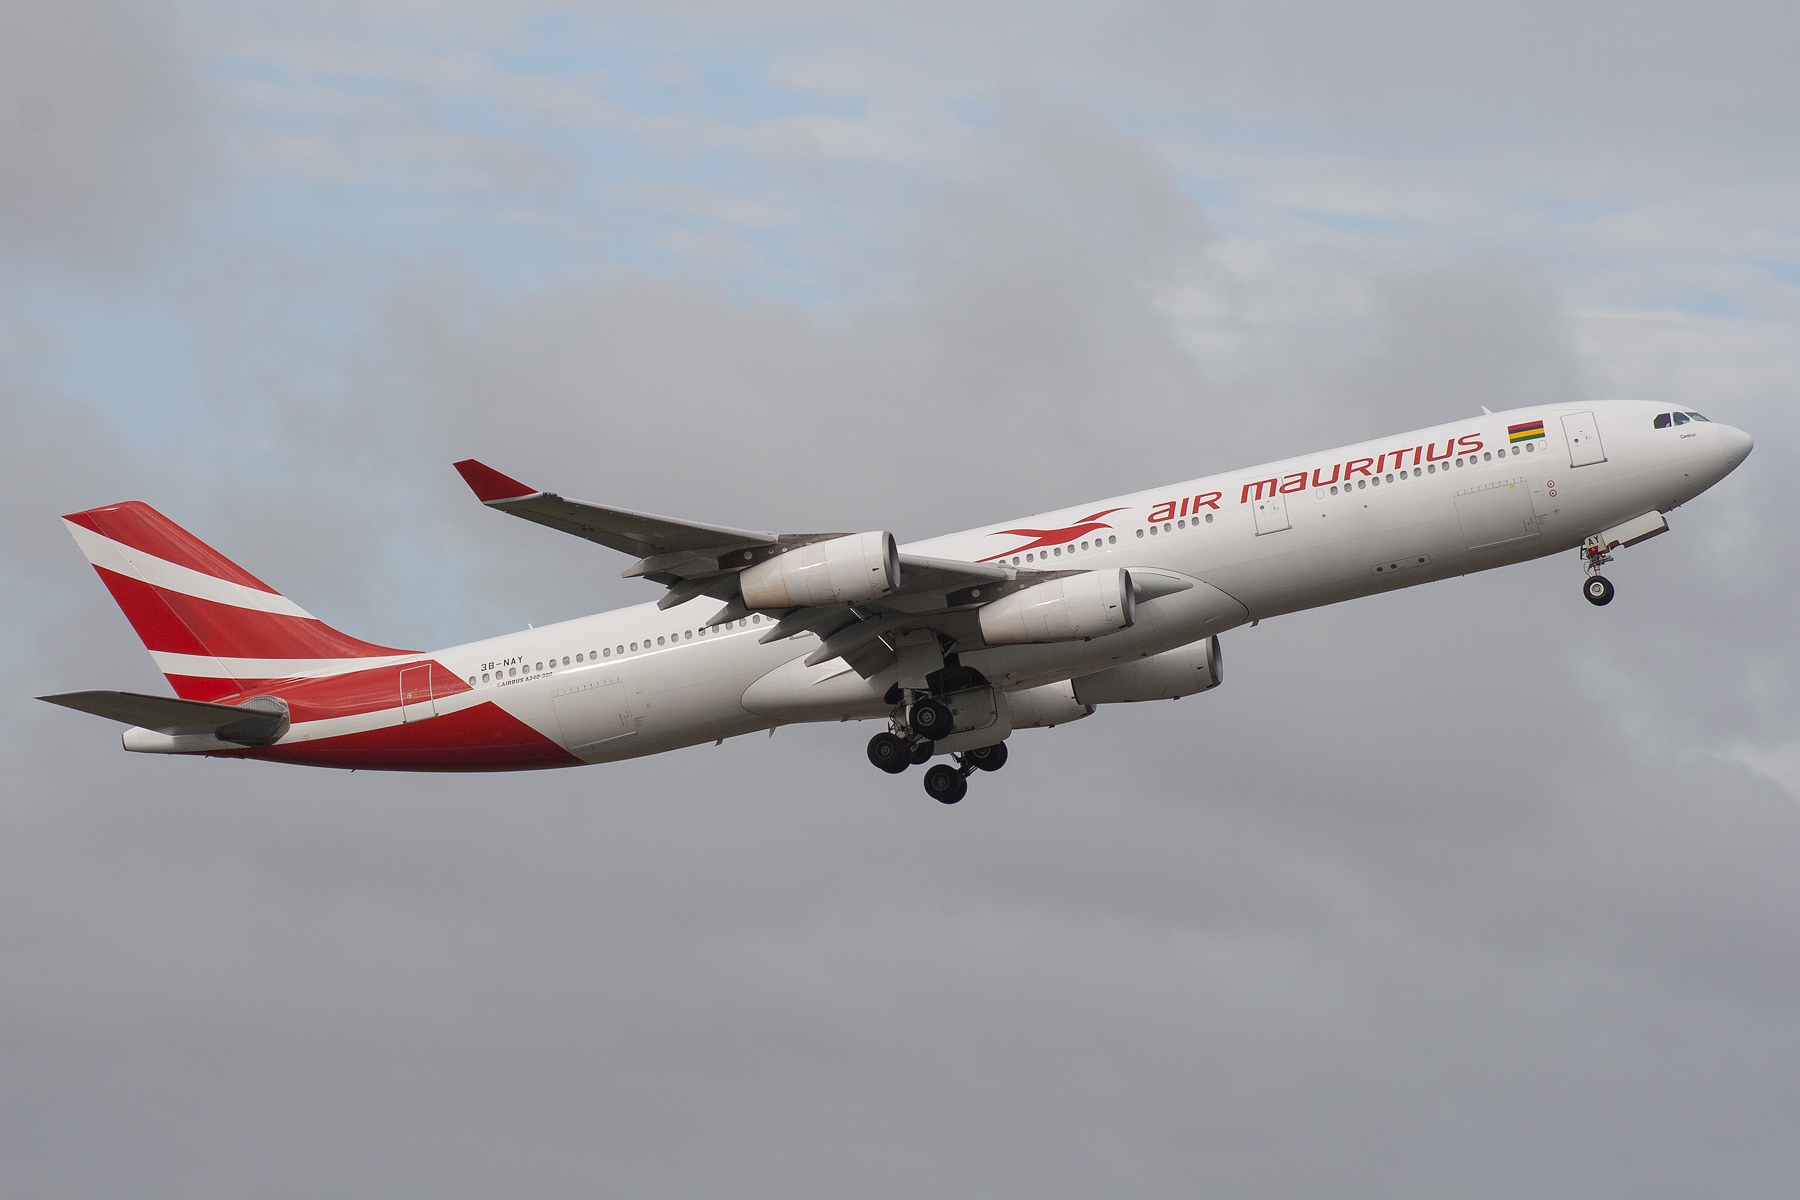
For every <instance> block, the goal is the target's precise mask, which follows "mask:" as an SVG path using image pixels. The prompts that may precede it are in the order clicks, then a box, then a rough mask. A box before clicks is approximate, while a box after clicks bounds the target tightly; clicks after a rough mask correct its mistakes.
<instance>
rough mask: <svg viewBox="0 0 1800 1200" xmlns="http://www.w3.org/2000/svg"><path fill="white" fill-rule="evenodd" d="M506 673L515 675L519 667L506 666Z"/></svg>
mask: <svg viewBox="0 0 1800 1200" xmlns="http://www.w3.org/2000/svg"><path fill="white" fill-rule="evenodd" d="M506 673H507V674H508V675H517V674H518V673H519V668H517V667H508V668H506Z"/></svg>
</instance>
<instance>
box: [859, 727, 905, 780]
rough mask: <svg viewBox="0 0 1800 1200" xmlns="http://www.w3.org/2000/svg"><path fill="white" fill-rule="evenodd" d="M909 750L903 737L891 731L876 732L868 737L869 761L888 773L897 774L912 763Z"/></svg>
mask: <svg viewBox="0 0 1800 1200" xmlns="http://www.w3.org/2000/svg"><path fill="white" fill-rule="evenodd" d="M910 750H911V748H910V747H909V746H908V745H907V744H906V740H905V739H904V738H899V737H896V736H894V735H893V734H891V733H878V734H876V735H875V736H874V737H872V738H870V739H869V761H870V762H871V763H873V764H875V765H876V766H877V767H880V768H881V769H882V770H883V771H886V772H887V773H888V774H889V775H898V774H899V773H900V772H902V771H904V770H906V768H907V767H909V766H911V765H912V758H911V755H910Z"/></svg>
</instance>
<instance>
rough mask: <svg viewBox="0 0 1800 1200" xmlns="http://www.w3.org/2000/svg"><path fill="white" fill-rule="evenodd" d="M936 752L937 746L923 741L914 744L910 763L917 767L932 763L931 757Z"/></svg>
mask: <svg viewBox="0 0 1800 1200" xmlns="http://www.w3.org/2000/svg"><path fill="white" fill-rule="evenodd" d="M936 752H937V747H936V746H934V745H933V744H932V743H931V742H928V741H925V740H923V739H921V740H919V741H916V742H914V743H913V744H912V757H911V758H910V759H909V760H908V761H909V762H911V763H912V765H913V766H915V767H922V766H924V765H925V764H926V763H928V762H930V761H931V756H932V755H933V754H935V753H936Z"/></svg>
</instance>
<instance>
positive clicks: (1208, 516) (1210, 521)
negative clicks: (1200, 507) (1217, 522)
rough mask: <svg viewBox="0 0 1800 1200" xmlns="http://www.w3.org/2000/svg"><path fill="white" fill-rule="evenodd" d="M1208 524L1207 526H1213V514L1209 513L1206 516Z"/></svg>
mask: <svg viewBox="0 0 1800 1200" xmlns="http://www.w3.org/2000/svg"><path fill="white" fill-rule="evenodd" d="M1206 523H1207V524H1208V525H1211V524H1212V514H1211V513H1207V514H1206Z"/></svg>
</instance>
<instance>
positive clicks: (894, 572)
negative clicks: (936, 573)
mask: <svg viewBox="0 0 1800 1200" xmlns="http://www.w3.org/2000/svg"><path fill="white" fill-rule="evenodd" d="M738 582H739V585H740V586H741V587H742V588H743V592H744V604H745V605H746V606H747V607H749V608H795V607H798V606H803V605H815V604H859V603H861V602H863V601H865V600H873V599H875V598H876V597H878V596H885V595H887V594H888V593H889V592H891V591H893V590H894V589H895V588H897V587H899V586H900V551H899V548H898V547H896V546H895V545H894V535H893V534H891V533H887V532H885V531H878V532H875V533H853V534H850V535H848V536H846V537H840V538H832V539H831V540H830V541H828V542H814V543H813V544H812V545H810V546H800V547H798V548H797V549H793V550H789V551H788V552H787V553H786V554H778V555H776V556H775V557H774V558H771V559H769V560H768V561H767V562H760V563H757V564H756V565H755V566H754V567H747V568H745V569H744V571H742V572H741V573H740V574H739V575H738Z"/></svg>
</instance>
